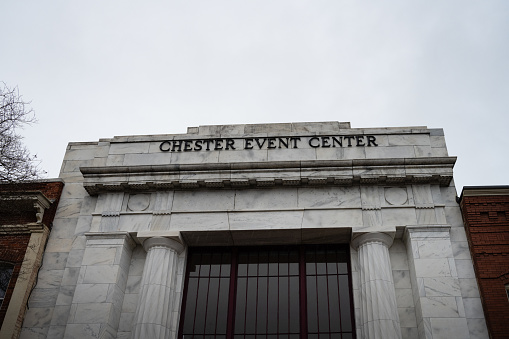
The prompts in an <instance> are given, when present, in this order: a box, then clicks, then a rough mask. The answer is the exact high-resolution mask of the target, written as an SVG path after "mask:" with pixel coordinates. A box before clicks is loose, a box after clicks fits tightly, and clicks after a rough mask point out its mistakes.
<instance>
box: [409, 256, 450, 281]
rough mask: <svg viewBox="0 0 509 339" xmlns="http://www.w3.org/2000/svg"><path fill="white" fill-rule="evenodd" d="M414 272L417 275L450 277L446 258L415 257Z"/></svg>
mask: <svg viewBox="0 0 509 339" xmlns="http://www.w3.org/2000/svg"><path fill="white" fill-rule="evenodd" d="M414 266H415V272H416V275H417V276H418V277H423V278H436V277H450V276H451V268H450V267H449V261H448V260H447V259H415V260H414Z"/></svg>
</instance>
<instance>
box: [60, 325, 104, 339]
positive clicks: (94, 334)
mask: <svg viewBox="0 0 509 339" xmlns="http://www.w3.org/2000/svg"><path fill="white" fill-rule="evenodd" d="M100 329H101V324H67V326H66V328H65V334H64V337H65V338H66V339H84V338H99V334H100Z"/></svg>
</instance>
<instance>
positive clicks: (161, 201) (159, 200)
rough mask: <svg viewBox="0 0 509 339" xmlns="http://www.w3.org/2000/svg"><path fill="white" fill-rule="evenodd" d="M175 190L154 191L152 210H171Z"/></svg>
mask: <svg viewBox="0 0 509 339" xmlns="http://www.w3.org/2000/svg"><path fill="white" fill-rule="evenodd" d="M174 195H175V192H173V191H171V192H156V193H154V195H153V199H154V211H171V209H172V206H173V196H174Z"/></svg>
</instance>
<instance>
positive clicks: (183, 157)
mask: <svg viewBox="0 0 509 339" xmlns="http://www.w3.org/2000/svg"><path fill="white" fill-rule="evenodd" d="M163 155H167V154H163ZM217 162H219V152H217V151H209V152H207V151H200V152H172V153H171V163H172V164H201V163H217Z"/></svg>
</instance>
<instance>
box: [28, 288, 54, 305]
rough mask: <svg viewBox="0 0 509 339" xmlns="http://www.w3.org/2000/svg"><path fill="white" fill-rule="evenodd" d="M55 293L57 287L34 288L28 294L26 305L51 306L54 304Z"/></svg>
mask: <svg viewBox="0 0 509 339" xmlns="http://www.w3.org/2000/svg"><path fill="white" fill-rule="evenodd" d="M57 295H58V289H57V288H36V289H34V290H33V291H32V294H31V295H30V300H29V303H28V306H29V307H30V308H32V307H36V308H44V307H53V306H55V303H56V300H57Z"/></svg>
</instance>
